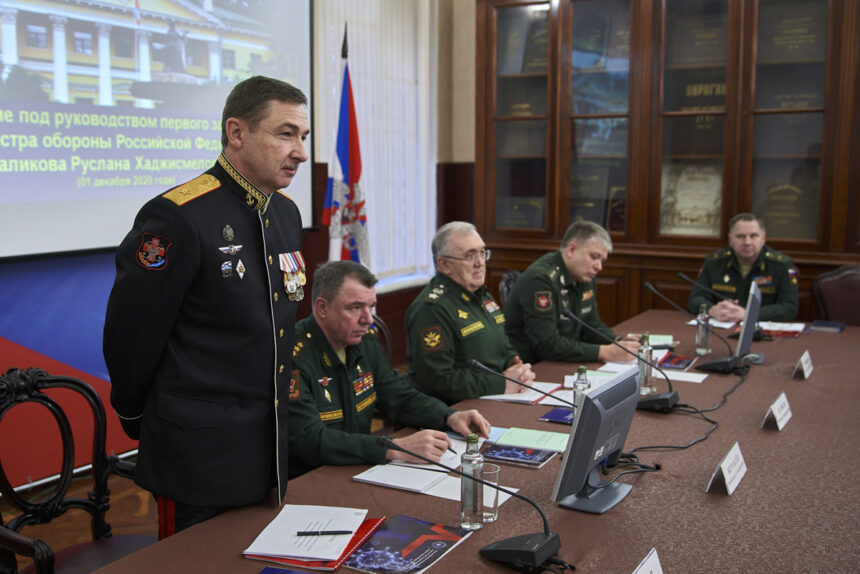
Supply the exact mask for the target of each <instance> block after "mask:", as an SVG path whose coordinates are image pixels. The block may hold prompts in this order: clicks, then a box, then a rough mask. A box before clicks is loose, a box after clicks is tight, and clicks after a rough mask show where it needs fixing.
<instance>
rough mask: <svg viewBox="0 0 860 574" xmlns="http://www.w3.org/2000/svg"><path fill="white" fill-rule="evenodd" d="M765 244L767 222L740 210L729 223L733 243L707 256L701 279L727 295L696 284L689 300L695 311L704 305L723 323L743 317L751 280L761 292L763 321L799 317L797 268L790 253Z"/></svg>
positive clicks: (760, 316)
mask: <svg viewBox="0 0 860 574" xmlns="http://www.w3.org/2000/svg"><path fill="white" fill-rule="evenodd" d="M764 242H765V229H764V222H763V221H762V220H761V219H759V218H758V217H756V216H755V215H753V214H752V213H739V214H738V215H736V216H734V217H733V218H732V220H731V221H729V246H728V247H726V248H723V249H720V250H719V251H717V252H715V253H712V254H711V255H708V257H707V259H705V263H704V265H702V270H701V272H700V273H699V279H698V283H700V284H701V285H703V286H704V287H706V288H708V289H710V290H711V291H717V292H719V293H725V296H726V298H725V299H718V298H717V297H716V296H715V295H713V294H712V293H709V292H708V291H706V290H705V289H699V288H694V289H693V291H692V293H690V298H689V299H688V301H687V308H688V309H689V310H690V312H691V313H698V312H699V306H700V305H702V304H703V303H704V304H706V305H707V306H708V314H709V315H710V316H711V317H713V318H715V319H717V320H719V321H741V320H743V318H744V314H745V312H746V304H747V297H749V292H750V284H751V283H752V282H753V281H755V282H756V283H758V288H759V290H760V291H761V310H760V311H759V315H758V318H759V321H794V319H795V318H796V317H797V268H796V267H795V266H794V261H792V260H791V257H789V256H787V255H783V254H782V253H780V252H779V251H777V250H776V249H771V248H770V247H768V246H767V245H765V244H764Z"/></svg>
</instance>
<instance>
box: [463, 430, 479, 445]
mask: <svg viewBox="0 0 860 574" xmlns="http://www.w3.org/2000/svg"><path fill="white" fill-rule="evenodd" d="M476 442H478V435H476V434H475V433H472V434H470V435H469V436H467V437H466V443H467V444H472V443H476Z"/></svg>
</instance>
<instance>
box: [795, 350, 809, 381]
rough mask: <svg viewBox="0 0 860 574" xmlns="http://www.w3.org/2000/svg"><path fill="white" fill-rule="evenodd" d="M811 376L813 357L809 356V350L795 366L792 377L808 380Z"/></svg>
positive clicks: (804, 352)
mask: <svg viewBox="0 0 860 574" xmlns="http://www.w3.org/2000/svg"><path fill="white" fill-rule="evenodd" d="M811 374H812V357H811V356H810V355H809V349H806V350H805V351H803V354H802V355H800V358H799V359H798V360H797V363H796V364H795V365H794V373H792V375H791V376H792V378H794V379H808V378H809V375H811Z"/></svg>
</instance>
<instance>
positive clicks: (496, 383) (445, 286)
mask: <svg viewBox="0 0 860 574" xmlns="http://www.w3.org/2000/svg"><path fill="white" fill-rule="evenodd" d="M431 249H432V251H433V262H434V264H435V265H436V276H435V277H433V279H431V280H430V283H428V284H427V286H426V287H424V289H423V290H422V291H421V293H419V294H418V297H416V298H415V301H413V302H412V304H411V305H410V306H409V309H408V310H407V311H406V359H407V361H408V362H409V374H410V376H411V377H412V380H413V381H414V382H415V384H416V385H418V388H420V389H422V390H423V391H424V392H425V393H427V394H430V395H433V396H434V397H439V398H440V399H442V400H443V401H445V402H447V403H448V404H452V403H456V402H457V401H462V400H465V399H470V398H475V397H480V396H482V395H495V394H502V393H519V392H522V391H523V390H524V389H525V388H524V387H523V386H521V385H518V384H516V383H513V382H510V381H506V380H505V379H503V378H502V377H499V376H497V375H493V374H492V373H486V372H477V371H472V370H471V369H469V367H468V365H467V361H468V360H469V359H475V360H477V361H480V362H481V363H483V364H484V365H486V366H488V367H489V368H491V369H493V370H495V371H497V372H504V374H505V376H508V377H511V378H513V379H517V380H518V381H522V382H523V383H526V384H529V383H531V382H532V381H534V378H535V375H534V372H533V371H532V368H531V365H530V364H528V363H523V362H522V361H521V360H520V358H519V356H518V355H517V352H516V350H515V349H514V348H513V346H511V344H510V342H509V341H508V337H507V336H506V335H505V329H504V326H503V324H504V322H505V316H504V315H503V314H502V310H501V308H500V307H499V305H498V304H497V303H496V301H495V299H493V296H492V295H490V292H489V291H488V290H487V288H486V287H485V286H484V279H485V277H486V272H487V266H486V262H487V259H489V258H490V251H489V249H487V248H486V245H484V241H483V239H481V236H480V235H478V232H477V231H476V230H475V226H474V225H472V224H471V223H466V222H463V221H452V222H451V223H446V224H445V225H443V226H442V227H440V228H439V229H438V230H437V231H436V236H435V237H434V238H433V244H432V247H431Z"/></svg>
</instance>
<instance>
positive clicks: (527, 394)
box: [481, 381, 561, 404]
mask: <svg viewBox="0 0 860 574" xmlns="http://www.w3.org/2000/svg"><path fill="white" fill-rule="evenodd" d="M529 386H532V387H534V388H536V389H539V390H541V391H543V392H544V393H552V392H553V391H555V390H558V389H560V388H561V385H559V384H558V383H541V382H538V381H535V382H533V383H531V384H530V385H529ZM481 398H482V399H487V400H490V401H505V402H509V403H531V404H537V403H539V402H540V401H541V400H543V399H547V398H548V397H547V396H546V395H544V394H543V393H539V392H537V391H533V390H531V389H526V390H524V391H523V392H521V393H503V394H501V395H484V396H483V397H481Z"/></svg>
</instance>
